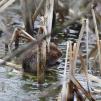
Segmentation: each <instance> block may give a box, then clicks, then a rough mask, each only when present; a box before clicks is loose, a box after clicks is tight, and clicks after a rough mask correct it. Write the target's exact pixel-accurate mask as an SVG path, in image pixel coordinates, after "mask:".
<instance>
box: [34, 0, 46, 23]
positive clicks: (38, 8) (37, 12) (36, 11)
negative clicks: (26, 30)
mask: <svg viewBox="0 0 101 101" xmlns="http://www.w3.org/2000/svg"><path fill="white" fill-rule="evenodd" d="M45 2H46V0H41V2H40V3H39V6H38V7H37V9H36V10H35V13H34V15H33V16H32V20H33V22H34V21H35V20H36V17H37V16H38V14H39V12H40V10H41V8H42V6H43V4H44V3H45Z"/></svg>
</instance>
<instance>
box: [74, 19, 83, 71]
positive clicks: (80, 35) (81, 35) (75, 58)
mask: <svg viewBox="0 0 101 101" xmlns="http://www.w3.org/2000/svg"><path fill="white" fill-rule="evenodd" d="M84 31H85V21H84V20H83V22H82V28H81V31H80V34H79V39H78V41H77V48H76V51H75V56H74V72H75V67H76V61H77V56H78V52H79V48H80V43H81V39H82V37H83V33H84Z"/></svg>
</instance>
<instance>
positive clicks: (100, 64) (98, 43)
mask: <svg viewBox="0 0 101 101" xmlns="http://www.w3.org/2000/svg"><path fill="white" fill-rule="evenodd" d="M91 12H92V16H93V22H94V27H95V33H96V38H97V48H98V57H99V66H100V73H101V52H100V40H99V32H98V27H97V22H96V17H95V12H94V8H92V9H91Z"/></svg>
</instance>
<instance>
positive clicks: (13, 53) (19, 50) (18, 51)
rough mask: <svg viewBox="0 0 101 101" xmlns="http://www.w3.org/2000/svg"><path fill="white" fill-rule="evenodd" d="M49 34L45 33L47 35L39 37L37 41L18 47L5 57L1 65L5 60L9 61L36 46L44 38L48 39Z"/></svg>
mask: <svg viewBox="0 0 101 101" xmlns="http://www.w3.org/2000/svg"><path fill="white" fill-rule="evenodd" d="M49 36H50V34H48V35H45V36H43V37H41V38H39V39H38V40H37V41H32V42H31V43H29V44H28V45H26V46H24V47H23V48H19V49H17V50H16V51H14V52H12V53H11V54H10V55H7V56H6V57H4V58H3V60H4V61H2V62H0V65H2V64H4V63H5V61H8V60H10V59H12V58H14V57H15V56H16V55H21V54H22V53H24V52H25V51H27V50H28V49H30V48H32V47H35V45H38V44H40V43H41V42H42V41H43V40H44V39H46V38H47V37H49Z"/></svg>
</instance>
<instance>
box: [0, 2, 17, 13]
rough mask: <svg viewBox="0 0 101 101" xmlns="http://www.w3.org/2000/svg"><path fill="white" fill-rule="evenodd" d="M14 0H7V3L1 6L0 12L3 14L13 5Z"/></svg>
mask: <svg viewBox="0 0 101 101" xmlns="http://www.w3.org/2000/svg"><path fill="white" fill-rule="evenodd" d="M15 1H16V0H9V1H7V3H5V4H4V5H3V6H1V7H0V12H3V11H4V10H5V9H6V8H7V7H8V6H10V5H11V4H13V3H14V2H15Z"/></svg>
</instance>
